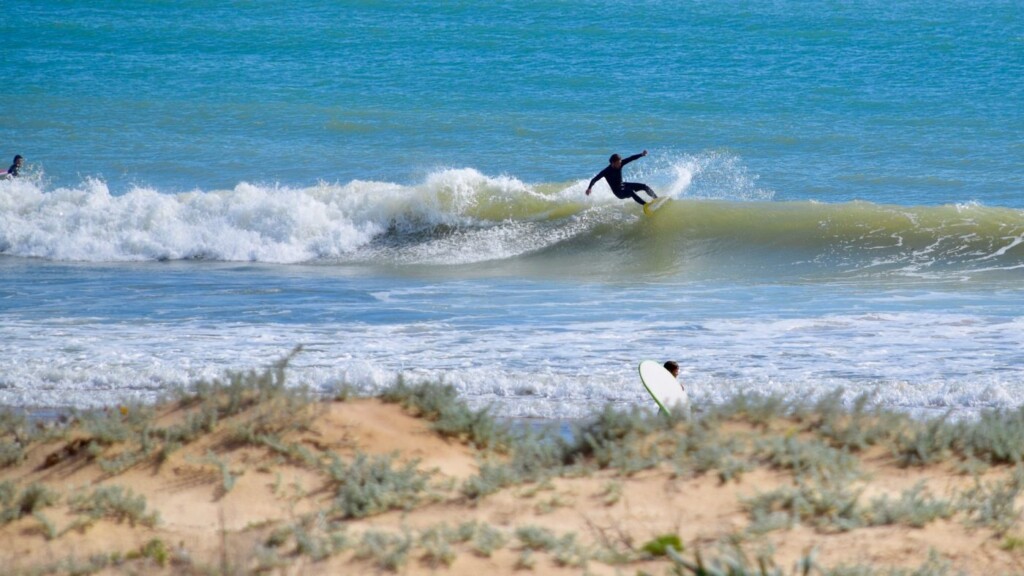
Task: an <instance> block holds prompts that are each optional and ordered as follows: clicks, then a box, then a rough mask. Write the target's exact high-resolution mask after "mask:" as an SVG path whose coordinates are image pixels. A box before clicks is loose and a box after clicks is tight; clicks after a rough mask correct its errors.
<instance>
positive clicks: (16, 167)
mask: <svg viewBox="0 0 1024 576" xmlns="http://www.w3.org/2000/svg"><path fill="white" fill-rule="evenodd" d="M21 162H22V158H21V154H18V155H17V156H15V157H14V164H11V167H10V168H8V169H7V172H4V173H3V177H4V178H17V177H18V172H21Z"/></svg>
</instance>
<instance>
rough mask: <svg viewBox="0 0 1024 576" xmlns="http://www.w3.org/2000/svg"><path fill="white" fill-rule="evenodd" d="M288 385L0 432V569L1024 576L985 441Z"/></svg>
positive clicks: (747, 415) (14, 423)
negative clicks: (526, 412)
mask: <svg viewBox="0 0 1024 576" xmlns="http://www.w3.org/2000/svg"><path fill="white" fill-rule="evenodd" d="M285 374H286V370H285V369H284V368H283V367H281V366H279V367H275V368H273V369H270V370H267V371H266V372H264V373H249V374H245V375H233V376H231V377H228V378H225V379H224V380H219V381H215V382H212V383H201V384H200V385H197V386H196V387H194V388H193V389H190V390H187V391H185V390H183V391H180V392H179V393H178V394H177V396H176V397H174V398H169V399H168V400H167V401H166V402H164V403H162V404H159V405H157V406H149V407H147V406H118V407H111V408H110V409H108V410H106V411H100V412H97V413H81V414H77V415H74V416H71V417H70V418H65V419H63V421H61V422H48V423H45V424H41V423H34V424H32V423H29V422H27V421H25V420H23V419H19V418H18V417H16V416H15V415H13V414H8V416H7V417H5V419H4V421H3V423H4V428H3V432H4V435H3V437H2V444H0V447H2V455H3V460H2V463H3V467H2V468H0V503H2V505H3V510H2V512H0V514H2V516H0V522H2V524H0V537H2V539H3V542H4V545H3V547H2V548H0V565H2V566H4V567H5V568H4V573H6V574H91V573H95V574H139V573H145V574H153V573H164V574H211V573H212V574H364V573H399V574H431V573H445V574H479V573H481V572H487V573H491V574H513V573H515V574H522V573H535V574H581V573H587V574H690V573H699V572H697V571H699V570H700V568H699V567H698V566H699V565H700V564H701V563H703V564H705V565H707V566H719V567H721V568H723V569H724V568H726V567H730V566H731V567H732V568H733V569H734V570H736V572H734V573H739V574H743V573H751V574H753V573H761V572H760V570H761V568H760V567H759V566H765V567H776V568H777V569H779V570H781V572H780V573H790V571H791V570H797V568H796V567H797V566H803V567H805V568H806V569H808V570H810V571H811V573H836V574H854V573H855V574H872V573H884V574H888V573H893V572H892V571H894V570H895V571H896V572H895V573H914V574H943V573H960V572H962V573H968V574H1012V573H1019V572H1020V571H1021V570H1024V563H1022V561H1024V537H1022V535H1021V534H1022V532H1021V530H1020V523H1019V515H1020V512H1019V508H1018V500H1019V498H1018V495H1019V493H1020V491H1021V490H1022V488H1024V474H1022V473H1021V471H1020V470H1019V469H1018V468H1016V467H1014V466H1013V465H1011V464H1012V461H1013V460H1014V459H1015V458H1017V459H1019V458H1018V457H1017V456H1014V453H1009V452H1006V451H1005V450H1002V449H1000V448H998V447H997V446H996V444H997V443H992V442H990V443H989V444H985V440H984V437H986V436H985V434H988V433H987V432H984V431H983V425H982V424H980V423H979V424H952V423H947V422H945V421H942V420H936V421H930V422H920V421H916V420H911V419H909V418H907V417H903V416H900V415H898V414H895V413H891V412H886V411H882V410H879V409H872V408H869V407H867V404H866V402H865V403H862V404H858V405H857V406H854V407H842V406H841V405H840V404H839V403H838V402H837V401H836V398H832V399H831V400H822V401H819V403H818V404H816V405H813V406H812V405H804V406H792V405H782V404H780V401H778V400H776V399H771V398H754V399H750V398H748V399H745V400H741V401H737V402H734V403H732V404H731V405H729V406H722V407H718V408H716V409H715V410H709V411H704V412H699V413H698V414H697V415H696V416H694V417H693V418H692V419H691V420H690V421H685V420H683V419H682V418H681V417H673V416H664V415H656V414H649V413H637V412H631V413H629V412H616V411H614V410H611V409H608V410H605V411H604V412H602V413H601V414H600V415H598V416H596V417H595V418H594V419H592V420H589V421H586V422H580V423H578V424H576V425H575V426H574V431H573V438H572V439H566V438H564V437H563V436H562V435H559V434H557V433H555V434H554V435H553V436H552V435H545V434H538V435H531V434H527V433H526V432H524V431H523V429H522V427H519V428H509V427H507V426H505V425H503V424H500V423H498V422H497V421H495V420H494V419H493V418H491V417H490V416H489V415H488V414H486V413H485V412H482V411H473V410H470V409H468V408H466V406H465V405H464V404H462V403H460V402H459V401H458V400H457V399H456V396H455V393H454V391H453V390H451V389H450V388H447V387H444V386H441V385H417V386H408V385H405V384H403V383H401V382H399V383H398V384H396V385H395V386H394V387H392V388H390V389H388V390H387V391H386V392H385V393H384V394H383V395H381V397H379V398H355V397H350V396H349V394H348V392H347V391H345V390H339V391H338V393H337V394H336V396H335V397H334V398H327V399H324V398H314V397H312V396H310V395H309V394H308V393H306V392H304V391H301V390H295V389H292V388H289V387H288V386H287V384H286V382H285V380H286V376H285ZM1014 418H1016V416H1015V415H1013V414H1003V415H1002V420H1000V423H1001V425H1002V427H1001V428H1000V429H1001V430H1002V433H1001V434H1002V436H1001V438H1002V439H1003V440H1004V441H1005V440H1006V439H1008V438H1010V437H1011V436H1012V434H1013V433H1014V432H1013V430H1015V428H1014V424H1013V422H1015V421H1016V420H1014ZM517 430H518V432H517ZM987 437H990V438H995V437H996V436H995V435H991V434H989V436H987ZM986 446H988V448H992V449H990V450H986V448H985V447H986ZM1007 446H1009V445H1004V446H1003V447H1004V448H1006V447H1007ZM968 447H969V448H968ZM1010 449H1011V450H1012V446H1011V447H1010ZM1001 450H1002V451H1001ZM1016 450H1018V451H1019V450H1020V448H1019V447H1018V448H1016ZM803 569H804V568H800V570H801V572H802V570H803ZM901 570H902V571H906V572H899V571H901ZM912 570H914V572H911V571H912ZM708 573H715V572H708Z"/></svg>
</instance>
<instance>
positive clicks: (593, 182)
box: [587, 168, 608, 196]
mask: <svg viewBox="0 0 1024 576" xmlns="http://www.w3.org/2000/svg"><path fill="white" fill-rule="evenodd" d="M607 171H608V169H607V168H605V169H604V170H601V171H600V172H598V173H597V176H594V177H593V178H591V179H590V184H589V185H587V196H590V192H591V189H592V188H593V187H594V184H597V181H598V180H600V179H601V178H604V173H605V172H607Z"/></svg>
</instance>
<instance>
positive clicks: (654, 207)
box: [644, 196, 671, 216]
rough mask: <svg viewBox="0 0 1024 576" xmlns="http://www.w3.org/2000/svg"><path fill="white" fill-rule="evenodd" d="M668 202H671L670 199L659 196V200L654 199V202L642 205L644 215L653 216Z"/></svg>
mask: <svg viewBox="0 0 1024 576" xmlns="http://www.w3.org/2000/svg"><path fill="white" fill-rule="evenodd" d="M669 200H671V198H666V197H665V196H661V197H659V198H655V199H654V200H651V201H650V202H648V203H647V204H644V214H646V215H648V216H650V215H651V214H654V213H655V212H657V211H658V210H661V208H662V207H663V206H664V205H665V204H668V202H669Z"/></svg>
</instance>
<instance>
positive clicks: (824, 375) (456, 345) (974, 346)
mask: <svg viewBox="0 0 1024 576" xmlns="http://www.w3.org/2000/svg"><path fill="white" fill-rule="evenodd" d="M398 297H399V298H401V296H398ZM496 298H500V295H495V296H494V297H493V298H492V299H496ZM607 305H608V304H607V303H604V304H602V306H607ZM542 308H543V307H540V308H535V310H537V309H542ZM482 313H483V312H479V313H475V314H482ZM564 316H565V312H564V311H559V310H558V308H557V307H555V308H554V310H552V312H551V317H550V318H546V319H545V318H536V317H534V318H533V319H532V320H531V321H530V324H529V327H526V326H523V325H520V324H519V323H517V322H499V323H493V325H489V326H488V325H478V326H475V327H473V326H471V325H468V324H464V323H462V322H449V321H408V322H398V323H396V324H385V325H367V324H352V323H348V324H331V323H328V324H318V325H298V326H296V325H290V324H273V323H270V324H228V325H212V324H208V323H196V322H182V323H176V324H173V325H167V324H159V325H137V326H125V325H120V324H109V323H103V322H88V321H80V320H79V321H74V322H60V321H51V322H44V323H40V322H25V321H20V320H16V319H12V318H4V319H3V320H4V321H3V323H2V327H0V339H2V340H3V341H4V342H5V343H7V350H8V353H7V354H5V355H4V356H3V357H2V358H0V375H2V376H0V404H7V405H11V404H14V405H21V404H28V405H56V406H64V405H67V404H69V403H71V404H74V405H79V406H97V405H108V404H111V403H114V402H118V401H123V400H124V399H131V398H137V399H140V400H152V399H153V398H155V397H156V396H157V395H158V394H159V393H160V392H162V391H165V390H167V389H168V387H170V386H173V385H180V384H186V383H188V382H190V381H194V380H196V379H199V378H213V377H217V376H220V375H222V374H223V371H224V370H227V369H236V370H248V369H251V368H254V367H259V366H264V365H266V363H267V362H268V361H269V360H268V359H272V358H277V357H282V356H284V355H285V354H287V352H288V351H289V350H290V349H291V348H292V347H293V346H294V345H296V344H303V345H304V346H305V350H304V351H303V352H302V353H301V354H300V355H299V356H298V357H297V358H296V359H295V360H294V361H293V364H292V366H291V369H290V370H289V378H290V379H291V382H293V383H295V384H300V383H301V384H307V385H310V386H313V387H315V388H320V389H328V388H330V387H331V386H335V385H338V384H341V383H348V384H350V385H354V386H355V387H356V388H358V389H361V390H363V391H364V392H374V391H377V390H380V389H381V388H382V387H384V386H387V385H388V384H390V383H392V382H394V381H395V379H396V378H397V377H399V375H401V376H402V377H404V378H406V379H407V380H409V381H413V382H419V381H443V382H446V383H448V384H452V385H454V386H455V387H456V388H457V389H458V390H459V392H460V394H461V395H462V396H463V397H464V398H466V399H467V400H469V401H470V402H471V403H472V404H473V405H475V406H485V405H489V404H493V405H494V408H495V411H496V413H498V414H501V415H507V416H529V417H546V418H567V417H568V418H573V417H581V416H585V415H587V414H591V413H593V411H594V410H595V409H596V408H598V407H600V406H602V405H604V404H606V403H613V404H619V405H637V406H648V407H649V403H647V402H646V401H645V397H644V396H643V394H642V393H641V392H642V390H641V389H640V388H639V384H638V383H637V381H636V374H635V365H636V362H637V361H638V360H639V359H640V357H642V356H650V357H654V358H655V359H659V360H661V359H665V358H672V359H675V360H677V361H679V362H680V364H681V365H682V366H683V373H682V380H683V381H684V382H685V383H686V384H687V386H688V388H689V392H690V395H691V398H693V400H694V402H695V403H697V404H698V405H699V404H701V403H716V402H721V401H724V400H725V399H727V398H729V397H732V396H734V395H737V394H748V393H752V392H756V393H775V394H781V395H783V396H787V397H791V398H809V397H814V396H817V395H819V394H824V393H828V392H831V391H833V390H836V389H839V388H842V389H844V390H845V391H846V392H847V395H848V398H852V397H854V396H855V395H857V394H859V393H864V392H868V393H873V394H874V395H875V397H876V398H877V399H878V400H879V401H881V402H883V403H885V404H886V405H889V406H893V407H897V408H905V409H912V410H913V409H941V410H946V409H950V410H955V411H959V412H961V413H965V414H970V413H973V412H974V411H976V410H978V409H980V408H986V407H1015V406H1017V405H1019V404H1020V403H1021V399H1022V398H1024V364H1022V360H1024V358H1022V357H1021V356H1020V353H1019V351H1018V345H1017V343H1018V342H1019V341H1021V339H1022V338H1024V320H1022V319H1020V318H991V317H988V318H987V317H979V316H973V315H970V314H966V313H962V314H956V313H939V312H920V313H918V312H909V311H903V312H876V313H866V314H858V313H844V314H834V315H832V314H827V315H821V316H807V317H792V318H772V317H768V316H761V317H743V318H736V319H729V318H721V317H718V318H707V319H705V320H697V321H689V322H682V323H681V322H679V321H676V320H673V321H657V320H652V319H650V318H644V317H641V318H630V315H629V314H620V315H616V316H617V318H616V319H611V318H610V319H607V320H600V321H593V322H588V321H579V320H575V321H573V320H564Z"/></svg>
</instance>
